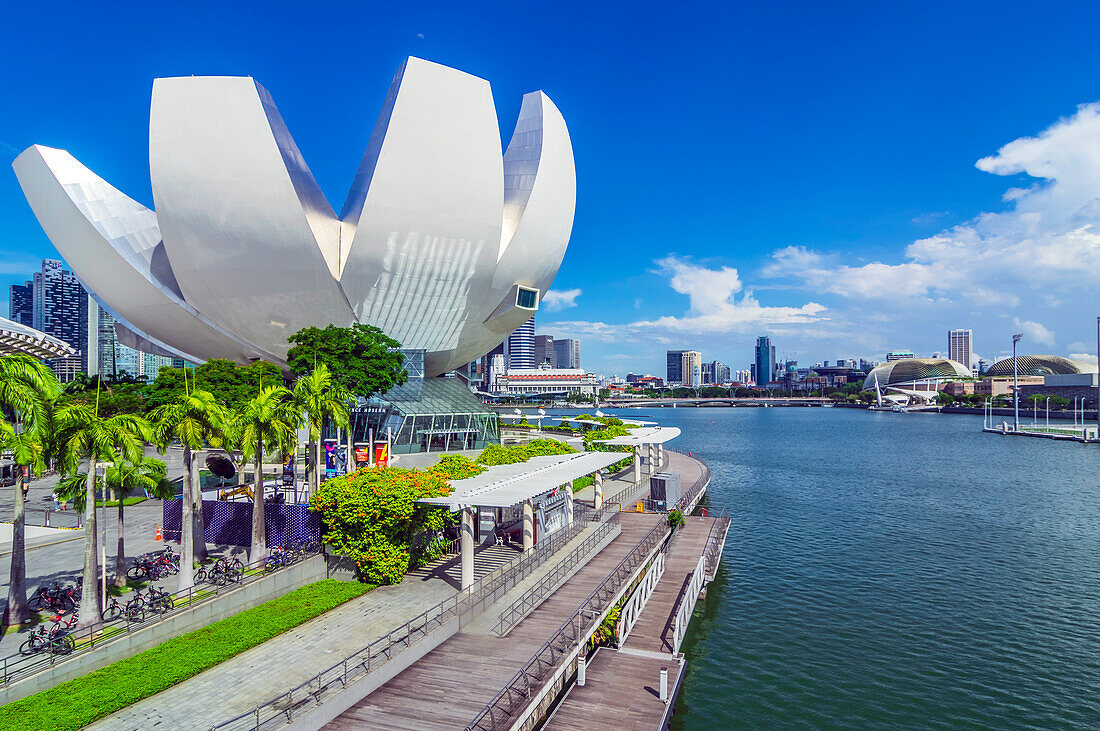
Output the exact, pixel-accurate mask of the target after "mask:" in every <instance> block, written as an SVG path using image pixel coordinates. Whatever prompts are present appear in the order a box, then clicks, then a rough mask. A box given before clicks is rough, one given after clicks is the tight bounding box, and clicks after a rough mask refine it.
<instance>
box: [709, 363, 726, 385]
mask: <svg viewBox="0 0 1100 731" xmlns="http://www.w3.org/2000/svg"><path fill="white" fill-rule="evenodd" d="M712 365H713V366H714V380H713V381H711V383H729V382H730V380H731V378H730V376H731V372H730V367H729V366H728V365H726V364H725V363H719V362H718V361H714V363H713V364H712Z"/></svg>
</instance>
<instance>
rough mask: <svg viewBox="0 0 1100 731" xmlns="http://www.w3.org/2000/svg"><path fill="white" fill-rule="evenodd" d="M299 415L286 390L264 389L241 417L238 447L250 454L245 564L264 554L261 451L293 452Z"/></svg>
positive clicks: (249, 403) (271, 387)
mask: <svg viewBox="0 0 1100 731" xmlns="http://www.w3.org/2000/svg"><path fill="white" fill-rule="evenodd" d="M301 420H302V417H301V412H300V411H299V410H298V407H297V404H296V403H295V402H294V397H293V394H292V393H291V392H290V389H288V388H285V387H283V386H266V387H264V388H262V389H260V394H259V395H258V396H256V397H255V398H253V399H252V400H251V401H249V402H248V404H247V405H246V406H245V408H244V412H243V413H242V414H241V437H240V439H241V444H242V445H243V446H244V447H245V450H246V451H247V452H251V453H252V455H253V470H254V474H255V478H254V480H253V495H252V547H251V548H250V549H249V552H248V562H249V563H250V564H251V563H256V562H257V561H260V560H262V559H263V557H264V555H265V554H266V553H267V541H266V536H265V534H264V527H265V526H264V477H263V462H264V450H265V448H266V450H267V451H268V452H277V453H278V454H279V456H280V458H281V457H282V455H283V454H286V453H287V452H288V451H290V450H291V449H293V445H294V440H295V430H296V429H297V428H298V424H300V423H301Z"/></svg>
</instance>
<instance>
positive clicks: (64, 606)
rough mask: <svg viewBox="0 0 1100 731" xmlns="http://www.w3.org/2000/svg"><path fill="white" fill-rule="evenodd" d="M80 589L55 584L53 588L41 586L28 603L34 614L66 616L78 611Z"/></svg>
mask: <svg viewBox="0 0 1100 731" xmlns="http://www.w3.org/2000/svg"><path fill="white" fill-rule="evenodd" d="M80 596H81V592H80V587H78V586H71V585H65V586H62V585H61V584H59V583H57V582H54V583H53V585H51V586H40V587H38V590H37V591H35V593H34V596H32V597H31V598H30V601H28V602H27V606H28V607H29V608H30V610H31V611H32V612H46V611H51V612H56V613H58V614H64V613H68V612H71V611H73V610H75V609H76V607H77V605H78V604H80Z"/></svg>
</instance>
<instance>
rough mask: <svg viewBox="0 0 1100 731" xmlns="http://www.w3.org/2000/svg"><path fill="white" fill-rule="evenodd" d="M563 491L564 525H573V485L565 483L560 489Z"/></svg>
mask: <svg viewBox="0 0 1100 731" xmlns="http://www.w3.org/2000/svg"><path fill="white" fill-rule="evenodd" d="M562 489H563V490H565V524H566V525H567V526H570V525H573V483H572V482H567V483H565V485H564V486H563V487H562Z"/></svg>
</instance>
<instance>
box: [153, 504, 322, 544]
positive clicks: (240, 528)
mask: <svg viewBox="0 0 1100 731" xmlns="http://www.w3.org/2000/svg"><path fill="white" fill-rule="evenodd" d="M182 512H183V501H182V500H180V499H176V500H165V501H164V526H163V528H162V530H163V533H164V540H166V541H175V542H177V543H179V540H180V521H181V514H182ZM202 523H203V527H204V529H205V530H204V533H205V535H206V542H207V543H213V544H215V545H229V546H251V545H252V503H251V502H236V501H234V502H229V501H225V500H203V501H202ZM264 523H265V525H264V528H265V536H266V539H267V545H269V546H282V545H286V544H287V543H290V542H291V541H294V540H297V539H299V538H306V539H311V540H320V539H321V518H320V516H318V515H317V514H316V513H311V512H309V507H308V506H306V505H271V504H268V505H264Z"/></svg>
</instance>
